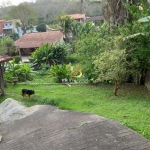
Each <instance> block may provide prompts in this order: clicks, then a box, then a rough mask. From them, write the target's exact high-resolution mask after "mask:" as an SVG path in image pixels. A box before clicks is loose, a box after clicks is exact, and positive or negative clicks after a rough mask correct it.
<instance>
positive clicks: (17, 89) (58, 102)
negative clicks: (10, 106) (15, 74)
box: [0, 81, 150, 139]
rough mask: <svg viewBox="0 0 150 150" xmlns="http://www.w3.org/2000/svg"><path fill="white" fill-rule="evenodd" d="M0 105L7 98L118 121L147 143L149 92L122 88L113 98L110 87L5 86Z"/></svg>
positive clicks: (149, 134)
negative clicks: (29, 91)
mask: <svg viewBox="0 0 150 150" xmlns="http://www.w3.org/2000/svg"><path fill="white" fill-rule="evenodd" d="M22 88H28V89H33V90H35V95H33V96H32V99H28V98H25V99H23V98H22V96H21V89H22ZM6 93H7V94H6V95H5V96H3V97H1V98H0V103H1V102H2V101H3V100H5V99H6V98H8V97H10V98H13V99H15V100H18V101H20V102H22V103H23V105H26V106H32V105H35V104H51V105H54V106H58V107H59V108H60V109H67V110H74V111H80V112H88V113H94V114H97V115H99V116H104V117H107V118H111V119H113V120H117V121H120V122H121V123H122V124H124V125H126V126H128V127H130V128H131V129H133V130H135V131H137V132H138V133H140V134H142V135H143V136H145V137H146V138H147V139H150V92H148V91H147V89H146V88H145V87H144V86H134V85H126V86H122V87H121V88H120V89H119V91H118V96H113V86H111V85H91V84H74V85H71V87H69V86H67V85H62V84H34V83H33V81H32V82H29V83H25V84H17V85H12V84H10V85H8V87H7V88H6Z"/></svg>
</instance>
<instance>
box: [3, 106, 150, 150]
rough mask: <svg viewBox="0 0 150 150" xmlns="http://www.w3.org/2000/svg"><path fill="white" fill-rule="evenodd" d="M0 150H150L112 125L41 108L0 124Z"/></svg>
mask: <svg viewBox="0 0 150 150" xmlns="http://www.w3.org/2000/svg"><path fill="white" fill-rule="evenodd" d="M0 134H1V135H2V136H3V139H2V142H1V143H0V150H150V141H148V140H146V139H145V138H144V137H142V136H141V135H139V134H137V133H136V132H134V131H133V130H131V129H128V128H127V127H124V126H122V125H121V124H120V123H118V122H116V121H112V120H110V119H106V118H103V117H99V116H97V115H91V114H86V113H78V112H73V111H65V110H59V109H57V108H56V107H53V106H49V105H45V106H41V108H40V109H39V110H38V111H36V112H35V113H33V114H32V115H30V116H27V117H26V118H24V119H21V120H17V121H12V122H7V123H2V124H0Z"/></svg>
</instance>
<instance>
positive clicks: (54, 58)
mask: <svg viewBox="0 0 150 150" xmlns="http://www.w3.org/2000/svg"><path fill="white" fill-rule="evenodd" d="M68 46H69V45H66V44H65V43H61V44H58V45H51V44H49V43H46V44H43V45H42V46H40V47H39V48H37V49H36V51H35V52H33V53H32V55H31V56H30V57H29V60H30V62H31V63H32V66H34V68H35V69H41V67H42V64H45V65H46V66H47V69H48V68H49V67H50V66H51V65H54V64H62V63H64V61H65V59H66V58H65V57H66V55H67V49H68Z"/></svg>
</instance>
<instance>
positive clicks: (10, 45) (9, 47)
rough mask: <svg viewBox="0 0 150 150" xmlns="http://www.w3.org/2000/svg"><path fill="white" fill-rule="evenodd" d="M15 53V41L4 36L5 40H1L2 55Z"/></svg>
mask: <svg viewBox="0 0 150 150" xmlns="http://www.w3.org/2000/svg"><path fill="white" fill-rule="evenodd" d="M13 51H15V46H14V41H13V39H11V38H10V37H7V36H3V38H2V39H1V40H0V53H1V55H6V54H7V55H11V54H12V52H13Z"/></svg>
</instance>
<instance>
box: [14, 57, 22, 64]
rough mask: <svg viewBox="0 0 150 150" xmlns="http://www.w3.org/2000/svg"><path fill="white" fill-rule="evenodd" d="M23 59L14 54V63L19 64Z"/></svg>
mask: <svg viewBox="0 0 150 150" xmlns="http://www.w3.org/2000/svg"><path fill="white" fill-rule="evenodd" d="M20 61H21V58H20V56H14V63H15V64H18V63H19V62H20Z"/></svg>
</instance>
